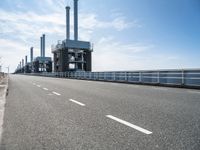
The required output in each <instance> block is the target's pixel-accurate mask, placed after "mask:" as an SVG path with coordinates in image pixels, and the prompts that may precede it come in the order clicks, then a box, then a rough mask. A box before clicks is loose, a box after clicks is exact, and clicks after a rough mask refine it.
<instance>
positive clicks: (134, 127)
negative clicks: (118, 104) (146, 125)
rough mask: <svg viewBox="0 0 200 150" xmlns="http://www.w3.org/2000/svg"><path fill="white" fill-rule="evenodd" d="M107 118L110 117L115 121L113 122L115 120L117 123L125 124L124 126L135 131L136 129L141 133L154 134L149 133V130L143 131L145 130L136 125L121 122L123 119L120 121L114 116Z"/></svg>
mask: <svg viewBox="0 0 200 150" xmlns="http://www.w3.org/2000/svg"><path fill="white" fill-rule="evenodd" d="M106 117H108V118H110V119H113V120H115V121H117V122H119V123H122V124H124V125H126V126H129V127H131V128H133V129H136V130H138V131H140V132H143V133H145V134H152V132H151V131H148V130H146V129H143V128H141V127H139V126H136V125H134V124H131V123H129V122H127V121H124V120H121V119H119V118H117V117H114V116H111V115H107V116H106Z"/></svg>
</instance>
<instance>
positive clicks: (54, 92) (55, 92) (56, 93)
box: [52, 92, 61, 96]
mask: <svg viewBox="0 0 200 150" xmlns="http://www.w3.org/2000/svg"><path fill="white" fill-rule="evenodd" d="M52 93H53V94H55V95H58V96H60V95H61V94H59V93H57V92H52Z"/></svg>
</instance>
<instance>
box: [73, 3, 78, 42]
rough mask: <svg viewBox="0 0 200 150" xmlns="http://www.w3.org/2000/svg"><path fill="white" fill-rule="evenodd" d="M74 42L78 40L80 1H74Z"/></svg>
mask: <svg viewBox="0 0 200 150" xmlns="http://www.w3.org/2000/svg"><path fill="white" fill-rule="evenodd" d="M74 40H75V41H77V40H78V0H74Z"/></svg>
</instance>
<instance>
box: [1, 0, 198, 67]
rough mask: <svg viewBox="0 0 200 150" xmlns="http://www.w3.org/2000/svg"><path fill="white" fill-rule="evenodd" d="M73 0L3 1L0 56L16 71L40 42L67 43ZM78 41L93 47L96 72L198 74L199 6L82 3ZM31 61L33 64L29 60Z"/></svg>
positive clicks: (136, 0) (176, 0) (105, 0)
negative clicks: (192, 70) (67, 15)
mask: <svg viewBox="0 0 200 150" xmlns="http://www.w3.org/2000/svg"><path fill="white" fill-rule="evenodd" d="M66 5H70V6H71V7H72V8H71V38H72V39H73V0H42V1H39V0H29V1H27V0H1V1H0V56H1V57H2V60H1V63H3V68H4V70H6V69H5V67H6V66H8V65H10V68H11V71H14V69H15V68H16V66H17V64H18V63H19V62H20V60H21V59H22V58H24V57H25V55H28V58H29V49H30V47H31V46H33V47H34V48H35V49H34V56H35V57H36V56H39V46H40V44H39V42H40V36H41V35H42V34H43V33H45V34H46V42H47V43H46V45H47V47H46V55H48V56H52V54H51V45H52V44H56V43H57V41H58V40H63V39H65V6H66ZM79 39H80V40H89V41H91V42H92V43H94V52H93V71H109V70H145V69H183V68H200V67H199V66H200V61H199V56H200V1H199V0H126V1H122V0H79ZM28 60H29V59H28Z"/></svg>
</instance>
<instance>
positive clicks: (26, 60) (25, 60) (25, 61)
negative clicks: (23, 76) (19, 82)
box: [25, 55, 27, 65]
mask: <svg viewBox="0 0 200 150" xmlns="http://www.w3.org/2000/svg"><path fill="white" fill-rule="evenodd" d="M25 65H27V55H26V56H25Z"/></svg>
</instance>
